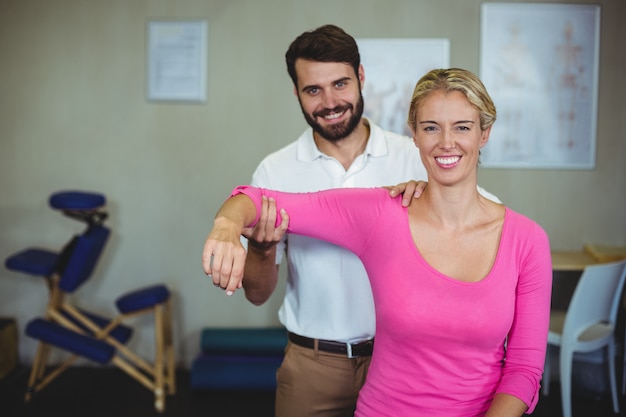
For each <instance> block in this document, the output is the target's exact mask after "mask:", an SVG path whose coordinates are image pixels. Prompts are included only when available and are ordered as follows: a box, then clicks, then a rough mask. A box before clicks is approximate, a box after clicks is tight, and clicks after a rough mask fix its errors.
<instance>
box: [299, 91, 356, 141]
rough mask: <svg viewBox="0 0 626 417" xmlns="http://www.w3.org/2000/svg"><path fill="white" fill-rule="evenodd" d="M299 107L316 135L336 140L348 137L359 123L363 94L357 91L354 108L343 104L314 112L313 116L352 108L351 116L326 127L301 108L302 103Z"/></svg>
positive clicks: (322, 115)
mask: <svg viewBox="0 0 626 417" xmlns="http://www.w3.org/2000/svg"><path fill="white" fill-rule="evenodd" d="M300 109H301V110H302V114H303V115H304V119H305V120H306V122H307V123H308V124H309V126H311V128H312V129H313V131H315V132H316V133H317V134H318V135H320V136H321V137H323V138H324V139H326V140H328V141H331V142H338V141H340V140H342V139H344V138H346V137H348V136H349V135H350V134H351V133H352V132H354V129H356V127H357V126H358V125H359V121H360V120H361V116H362V115H363V95H362V94H360V93H359V101H357V103H356V108H355V107H354V106H353V105H352V104H344V105H341V106H337V107H335V108H333V109H324V110H321V111H318V112H314V113H313V116H314V117H322V118H323V117H324V116H325V115H327V114H330V113H342V112H344V111H346V110H350V109H351V110H352V116H350V118H349V119H348V120H347V121H345V122H342V123H335V124H333V125H330V126H328V127H324V126H322V125H320V124H319V123H317V122H316V121H315V118H314V117H311V116H310V115H309V114H308V113H307V112H305V111H304V109H303V108H302V103H300Z"/></svg>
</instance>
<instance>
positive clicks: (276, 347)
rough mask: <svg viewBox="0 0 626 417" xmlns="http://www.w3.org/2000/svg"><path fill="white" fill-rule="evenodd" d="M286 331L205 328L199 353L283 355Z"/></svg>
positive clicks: (275, 329)
mask: <svg viewBox="0 0 626 417" xmlns="http://www.w3.org/2000/svg"><path fill="white" fill-rule="evenodd" d="M285 346H287V331H286V330H285V329H284V328H282V327H269V328H207V329H204V330H203V331H202V336H201V340H200V351H201V352H202V353H206V354H215V355H219V354H224V355H238V354H239V355H250V356H272V355H283V353H284V351H285Z"/></svg>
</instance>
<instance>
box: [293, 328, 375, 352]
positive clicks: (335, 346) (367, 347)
mask: <svg viewBox="0 0 626 417" xmlns="http://www.w3.org/2000/svg"><path fill="white" fill-rule="evenodd" d="M287 336H288V337H289V341H291V342H292V343H295V344H296V345H298V346H302V347H305V348H309V349H315V341H316V340H317V348H318V349H319V350H321V351H324V352H331V353H341V354H343V355H346V356H347V357H348V358H358V357H359V356H372V351H373V350H374V339H371V340H366V341H365V342H359V343H342V342H335V341H333V340H322V339H311V338H309V337H304V336H300V335H298V334H295V333H291V332H287Z"/></svg>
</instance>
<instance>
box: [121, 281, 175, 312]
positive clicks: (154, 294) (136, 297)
mask: <svg viewBox="0 0 626 417" xmlns="http://www.w3.org/2000/svg"><path fill="white" fill-rule="evenodd" d="M169 297H170V290H168V289H167V287H166V286H165V285H163V284H157V285H153V286H151V287H146V288H140V289H138V290H135V291H133V292H131V293H128V294H125V295H123V296H121V297H120V298H118V299H117V301H115V304H116V305H117V308H118V309H119V311H120V312H121V313H122V314H126V313H132V312H133V311H138V310H143V309H144V308H148V307H154V306H155V305H158V304H161V303H163V302H165V301H166V300H167V299H168V298H169Z"/></svg>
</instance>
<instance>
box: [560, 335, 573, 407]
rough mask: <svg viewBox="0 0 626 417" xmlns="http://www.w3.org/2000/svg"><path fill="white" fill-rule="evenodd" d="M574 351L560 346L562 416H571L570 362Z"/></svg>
mask: <svg viewBox="0 0 626 417" xmlns="http://www.w3.org/2000/svg"><path fill="white" fill-rule="evenodd" d="M573 360H574V352H573V351H571V350H569V349H567V348H564V346H561V353H560V361H559V362H560V366H559V369H560V371H561V404H562V405H563V417H572V362H573Z"/></svg>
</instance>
